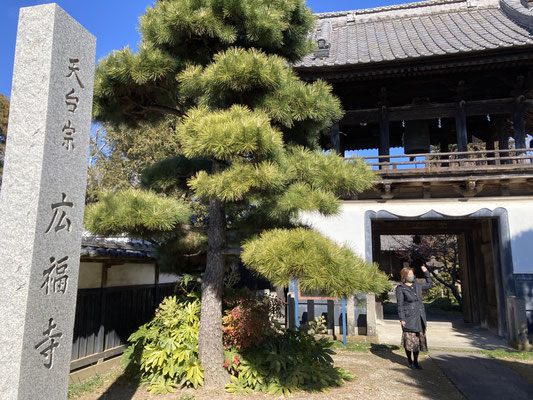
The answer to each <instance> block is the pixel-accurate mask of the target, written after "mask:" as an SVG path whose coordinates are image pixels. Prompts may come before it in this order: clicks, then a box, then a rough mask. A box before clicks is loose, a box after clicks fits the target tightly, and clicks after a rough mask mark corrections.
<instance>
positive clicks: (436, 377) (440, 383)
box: [370, 344, 465, 400]
mask: <svg viewBox="0 0 533 400" xmlns="http://www.w3.org/2000/svg"><path fill="white" fill-rule="evenodd" d="M370 352H371V353H372V354H373V355H375V356H377V357H380V358H382V359H384V360H388V361H390V362H391V363H392V364H393V365H394V366H393V367H392V368H391V370H394V371H396V372H399V373H400V374H402V375H403V378H400V379H398V378H395V380H396V382H397V383H398V384H400V385H407V386H412V385H415V386H416V387H417V389H418V393H417V395H418V397H417V398H426V399H432V400H456V399H457V400H459V399H462V400H464V399H465V397H464V396H463V395H462V394H461V393H460V392H459V391H457V389H456V388H455V387H454V385H453V384H452V383H451V382H449V381H447V379H446V378H445V376H444V374H443V372H442V371H441V369H440V368H439V367H438V366H437V365H436V364H435V363H434V362H433V361H432V360H431V359H430V358H429V357H427V355H425V354H422V355H420V359H419V363H420V365H421V366H422V370H413V369H409V368H408V367H407V358H406V356H405V354H404V350H403V348H400V347H399V346H395V345H385V344H372V346H371V348H370ZM444 381H446V382H444ZM444 383H446V384H444Z"/></svg>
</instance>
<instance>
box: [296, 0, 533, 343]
mask: <svg viewBox="0 0 533 400" xmlns="http://www.w3.org/2000/svg"><path fill="white" fill-rule="evenodd" d="M313 39H314V40H315V41H316V43H317V49H316V51H315V52H314V53H312V54H310V55H309V56H307V57H306V58H304V59H303V60H302V61H301V62H300V63H299V64H297V65H296V66H295V67H296V70H297V71H298V73H299V75H300V76H301V77H302V78H303V79H305V80H309V81H313V80H316V79H323V80H325V81H328V82H330V83H331V84H332V85H333V88H334V92H335V93H336V95H337V96H338V97H339V98H340V99H341V101H342V104H343V107H344V109H345V116H344V118H343V119H342V120H341V121H340V122H339V123H338V124H337V125H335V126H334V127H333V129H332V130H331V132H330V134H328V135H324V137H323V141H322V145H323V147H324V148H331V149H332V150H335V151H337V152H339V153H340V154H343V155H345V157H346V158H347V159H349V158H350V157H352V156H355V155H357V156H363V157H364V158H365V160H366V162H368V163H369V165H371V166H372V168H373V169H375V170H376V172H377V174H378V175H379V178H380V181H379V183H378V184H377V185H376V186H375V187H374V188H373V189H372V190H368V191H366V192H364V193H362V194H360V195H358V196H357V197H350V196H346V198H345V199H344V201H343V205H342V212H341V214H340V215H338V216H335V217H328V218H325V217H320V216H318V215H314V214H309V215H306V216H304V220H305V221H306V222H307V223H309V224H310V225H311V226H313V227H315V228H316V229H318V230H319V231H321V232H322V233H324V234H326V235H327V236H329V237H331V238H332V239H334V240H336V241H338V242H339V243H347V244H349V245H350V246H351V247H352V248H353V249H354V250H355V251H356V252H358V253H359V254H360V255H362V256H363V257H365V258H366V259H367V260H368V261H378V262H379V261H380V257H381V255H380V254H381V247H380V238H381V237H382V236H386V235H415V234H417V235H431V234H449V233H451V234H455V235H457V237H458V244H459V253H460V257H461V260H460V262H461V266H462V268H461V270H462V277H461V278H462V279H461V281H462V293H463V302H464V304H463V312H464V319H465V321H467V322H471V323H472V324H475V325H477V326H481V327H484V328H486V329H489V330H491V331H492V332H494V333H495V334H497V335H499V336H502V337H505V338H507V339H508V340H509V342H511V343H513V344H515V345H516V346H520V344H521V343H522V344H524V343H525V342H527V327H529V332H533V257H531V252H530V251H531V246H532V245H533V162H532V160H533V152H532V151H531V149H530V146H529V143H530V136H529V135H528V133H533V2H530V1H525V0H522V1H521V0H430V1H423V2H417V3H411V4H402V5H396V6H390V7H380V8H373V9H365V10H355V11H343V12H332V13H325V14H318V21H317V27H316V30H315V32H314V34H313Z"/></svg>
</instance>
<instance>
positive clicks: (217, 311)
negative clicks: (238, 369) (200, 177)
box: [198, 199, 229, 387]
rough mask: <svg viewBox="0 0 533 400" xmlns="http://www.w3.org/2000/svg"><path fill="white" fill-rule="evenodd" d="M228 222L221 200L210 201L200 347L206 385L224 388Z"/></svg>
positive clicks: (225, 373)
mask: <svg viewBox="0 0 533 400" xmlns="http://www.w3.org/2000/svg"><path fill="white" fill-rule="evenodd" d="M225 230H226V222H225V216H224V210H223V207H222V203H221V202H220V201H219V200H214V199H213V200H211V201H210V204H209V225H208V229H207V236H208V240H207V245H208V249H207V265H206V269H205V273H204V275H203V279H202V308H201V313H200V336H199V338H198V350H199V356H200V361H201V362H202V367H203V368H204V385H205V386H207V387H224V385H225V384H226V383H228V382H229V375H228V373H227V372H226V370H225V369H224V367H223V365H222V364H223V363H224V347H223V344H222V287H223V278H224V256H223V254H222V250H223V249H224V247H225Z"/></svg>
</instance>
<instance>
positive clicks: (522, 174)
mask: <svg viewBox="0 0 533 400" xmlns="http://www.w3.org/2000/svg"><path fill="white" fill-rule="evenodd" d="M350 159H351V158H346V160H350ZM362 159H364V160H365V162H366V163H367V164H368V165H369V166H370V167H371V168H372V169H373V170H375V171H376V173H377V174H378V175H380V177H381V179H382V180H381V182H380V183H379V184H378V185H377V186H376V188H374V189H372V190H370V191H368V192H366V193H363V194H362V195H360V196H359V197H358V198H377V197H381V198H382V199H392V198H420V197H423V198H432V197H437V198H442V197H474V196H513V195H533V151H530V150H529V149H524V150H517V149H509V150H507V149H506V150H483V151H469V152H449V153H427V154H409V155H390V156H371V157H362Z"/></svg>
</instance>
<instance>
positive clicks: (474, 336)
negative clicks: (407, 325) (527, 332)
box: [377, 319, 511, 351]
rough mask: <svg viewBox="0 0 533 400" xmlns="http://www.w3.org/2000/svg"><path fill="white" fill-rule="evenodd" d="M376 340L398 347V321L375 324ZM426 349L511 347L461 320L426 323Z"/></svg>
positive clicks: (475, 349)
mask: <svg viewBox="0 0 533 400" xmlns="http://www.w3.org/2000/svg"><path fill="white" fill-rule="evenodd" d="M377 332H378V339H379V342H380V343H386V344H395V345H398V346H399V345H400V340H401V335H402V329H401V326H400V322H399V321H398V320H390V319H385V320H383V321H378V323H377ZM427 340H428V347H429V348H430V350H431V349H455V350H468V351H478V350H493V349H504V350H510V349H511V347H509V345H508V344H507V342H506V341H505V339H502V338H500V337H498V336H496V335H494V334H493V333H491V332H490V331H488V330H486V329H481V328H479V329H478V328H473V327H472V326H471V325H469V324H465V323H464V322H462V321H461V320H455V321H451V322H450V321H428V329H427Z"/></svg>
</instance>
